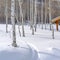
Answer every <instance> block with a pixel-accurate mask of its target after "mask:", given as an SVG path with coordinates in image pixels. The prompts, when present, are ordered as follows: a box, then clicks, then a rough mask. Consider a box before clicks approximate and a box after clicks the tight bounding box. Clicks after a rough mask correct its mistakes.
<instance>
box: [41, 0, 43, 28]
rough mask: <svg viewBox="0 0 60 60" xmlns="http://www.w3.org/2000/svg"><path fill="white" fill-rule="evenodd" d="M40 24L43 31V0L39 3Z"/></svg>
mask: <svg viewBox="0 0 60 60" xmlns="http://www.w3.org/2000/svg"><path fill="white" fill-rule="evenodd" d="M41 3H42V4H41V23H42V29H43V0H42V2H41Z"/></svg>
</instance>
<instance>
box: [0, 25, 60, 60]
mask: <svg viewBox="0 0 60 60" xmlns="http://www.w3.org/2000/svg"><path fill="white" fill-rule="evenodd" d="M47 26H48V27H47V29H46V30H45V29H43V30H42V29H41V25H40V26H39V25H38V26H37V32H35V35H32V34H31V30H30V27H29V25H25V26H24V28H25V37H22V36H21V37H20V36H19V32H18V28H17V26H16V37H17V39H16V40H17V44H18V46H24V47H25V48H26V44H28V45H29V46H30V47H31V49H33V51H35V52H36V54H35V53H34V54H35V56H34V57H36V58H38V59H39V57H40V60H60V32H59V31H56V28H55V25H54V29H55V32H54V33H55V39H52V31H50V30H49V25H47ZM59 27H60V26H59ZM20 29H21V26H20ZM5 30H6V25H4V24H0V57H3V56H4V57H7V56H10V55H9V53H10V52H11V53H12V52H14V51H15V52H21V51H20V48H19V47H18V49H17V50H16V49H15V48H13V47H12V46H11V44H12V28H11V25H9V26H8V31H9V32H8V33H6V31H5ZM21 32H22V30H21ZM28 48H29V47H28ZM11 50H12V51H11ZM23 51H24V49H23ZM1 53H2V54H3V55H1ZM7 53H8V54H7ZM26 53H27V50H26ZM29 53H30V48H29ZM37 53H38V55H39V57H38V55H37ZM24 54H25V52H24ZM30 54H32V53H30ZM30 54H29V55H26V56H27V57H26V60H28V58H29V56H30V57H32V55H30ZM13 55H14V56H15V54H13ZM17 56H18V55H17ZM18 57H19V56H18ZM16 58H17V57H16ZM19 58H21V57H19ZM1 59H2V58H0V60H1ZM4 59H5V58H4ZM8 59H9V58H8ZM10 60H11V59H10ZM14 60H15V59H14ZM22 60H24V58H23V59H22ZM30 60H34V59H30Z"/></svg>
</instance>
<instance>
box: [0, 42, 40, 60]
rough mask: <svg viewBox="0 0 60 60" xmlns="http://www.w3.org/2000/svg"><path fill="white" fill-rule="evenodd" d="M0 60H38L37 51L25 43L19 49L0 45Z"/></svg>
mask: <svg viewBox="0 0 60 60" xmlns="http://www.w3.org/2000/svg"><path fill="white" fill-rule="evenodd" d="M0 48H1V49H0V60H38V59H39V57H38V53H37V51H36V50H35V49H34V48H32V47H30V46H29V45H28V44H26V43H21V44H20V46H19V47H16V48H14V47H12V46H11V45H8V44H0Z"/></svg>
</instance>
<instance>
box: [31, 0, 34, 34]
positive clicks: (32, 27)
mask: <svg viewBox="0 0 60 60" xmlns="http://www.w3.org/2000/svg"><path fill="white" fill-rule="evenodd" d="M33 20H34V15H33V0H30V22H31V23H30V24H31V29H32V35H34V26H33V25H34V23H33V22H34V21H33Z"/></svg>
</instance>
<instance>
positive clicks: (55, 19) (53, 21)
mask: <svg viewBox="0 0 60 60" xmlns="http://www.w3.org/2000/svg"><path fill="white" fill-rule="evenodd" d="M56 21H60V16H58V17H56V18H54V19H52V20H51V22H52V23H55V22H56Z"/></svg>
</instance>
